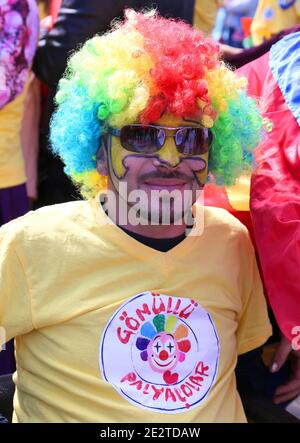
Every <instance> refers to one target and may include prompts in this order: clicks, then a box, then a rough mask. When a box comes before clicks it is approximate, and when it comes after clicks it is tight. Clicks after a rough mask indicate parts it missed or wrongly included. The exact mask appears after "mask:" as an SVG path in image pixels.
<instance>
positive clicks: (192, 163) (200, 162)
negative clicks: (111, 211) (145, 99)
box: [110, 115, 208, 185]
mask: <svg viewBox="0 0 300 443" xmlns="http://www.w3.org/2000/svg"><path fill="white" fill-rule="evenodd" d="M155 124H157V125H161V126H167V127H174V128H176V127H179V126H197V125H198V124H199V123H198V122H197V121H194V120H183V119H181V118H177V117H175V116H170V115H169V116H168V115H164V116H162V117H161V118H160V119H159V120H157V121H156V122H155ZM131 158H134V159H135V160H136V161H139V162H140V160H151V159H153V158H156V159H159V160H160V162H161V163H162V164H168V165H169V166H170V167H172V168H176V167H177V166H178V165H179V164H180V163H183V164H184V166H187V165H188V167H189V169H190V170H191V171H192V172H193V174H195V178H196V179H197V180H198V182H199V184H200V185H204V183H205V180H206V176H207V163H208V153H205V154H203V155H195V156H190V157H185V156H184V155H181V154H180V153H179V152H178V151H177V149H176V146H175V143H174V139H173V138H172V137H167V138H166V141H165V143H164V145H163V147H162V148H161V149H160V151H159V152H157V153H155V154H151V155H149V154H148V155H146V154H145V155H141V154H135V153H131V152H129V151H127V150H126V149H125V148H123V147H122V146H121V144H120V140H119V139H118V137H114V136H113V137H112V143H111V148H110V159H111V169H112V172H113V174H114V176H115V177H116V178H117V179H118V180H122V179H126V175H127V174H128V173H130V171H129V169H130V167H132V161H131Z"/></svg>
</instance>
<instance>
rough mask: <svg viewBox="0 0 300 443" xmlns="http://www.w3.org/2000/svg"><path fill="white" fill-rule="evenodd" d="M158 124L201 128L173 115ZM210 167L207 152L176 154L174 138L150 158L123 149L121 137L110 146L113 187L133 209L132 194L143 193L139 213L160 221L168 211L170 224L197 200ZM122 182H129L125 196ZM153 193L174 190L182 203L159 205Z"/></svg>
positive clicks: (109, 162) (112, 140)
mask: <svg viewBox="0 0 300 443" xmlns="http://www.w3.org/2000/svg"><path fill="white" fill-rule="evenodd" d="M155 124H157V125H161V126H166V127H172V128H176V127H180V126H198V125H199V123H198V122H197V121H192V120H188V121H187V120H186V121H185V120H183V119H181V118H177V117H174V116H170V115H169V116H168V115H164V116H163V117H161V118H160V119H159V120H158V121H157V122H155ZM207 164H208V153H205V154H203V155H195V156H190V157H186V156H184V155H182V154H180V153H179V152H178V151H177V148H176V145H175V141H174V138H173V137H166V140H165V143H164V145H163V146H162V148H161V149H160V151H159V152H157V153H155V154H151V155H146V154H145V155H143V154H136V153H132V152H129V151H127V150H126V149H124V148H123V147H122V146H121V144H120V139H119V137H115V136H111V144H110V146H109V147H108V173H109V179H110V181H111V183H112V185H113V186H114V188H115V189H116V190H117V192H118V193H119V194H120V196H121V198H123V199H126V203H127V205H128V206H133V204H131V203H130V201H129V200H128V199H127V196H128V195H129V194H130V193H131V192H134V191H144V193H146V194H145V195H146V196H147V199H145V201H146V203H145V204H144V203H143V202H140V211H141V214H142V216H143V217H144V218H146V219H148V220H149V219H150V218H151V219H152V220H153V218H154V217H156V220H157V219H159V220H160V219H161V214H162V213H165V212H164V211H165V209H166V208H167V209H166V210H167V211H169V213H170V220H171V222H172V220H173V221H176V220H179V219H180V218H182V217H183V215H184V214H186V213H187V211H189V210H190V207H191V205H192V204H193V203H194V202H195V201H196V198H197V191H198V190H199V189H201V188H202V187H203V186H204V184H205V180H206V177H207V172H208V171H207ZM120 183H126V191H127V194H126V195H122V193H121V192H119V189H120V187H119V184H120ZM153 191H164V192H167V193H168V194H169V195H170V194H171V193H174V191H175V192H176V193H177V195H178V193H179V194H180V196H181V198H180V199H179V200H180V204H179V205H176V204H174V202H172V201H171V204H170V203H168V204H169V205H170V206H167V203H166V201H159V202H158V201H157V198H156V199H155V198H154V197H153V195H154V194H155V193H153ZM185 191H189V195H190V196H192V197H191V198H190V200H189V201H188V203H187V204H186V200H187V199H186V198H185V197H184V196H185V195H186V193H185ZM156 195H157V193H156ZM166 200H167V199H166ZM168 201H169V202H170V199H169V200H168ZM181 202H182V204H181Z"/></svg>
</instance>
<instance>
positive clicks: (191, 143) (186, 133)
mask: <svg viewBox="0 0 300 443" xmlns="http://www.w3.org/2000/svg"><path fill="white" fill-rule="evenodd" d="M211 142H212V134H211V132H210V130H209V129H206V128H186V129H185V128H182V129H179V130H178V131H177V133H176V146H177V149H178V151H179V152H180V153H181V154H183V155H201V154H205V153H206V152H208V150H209V148H210V146H211Z"/></svg>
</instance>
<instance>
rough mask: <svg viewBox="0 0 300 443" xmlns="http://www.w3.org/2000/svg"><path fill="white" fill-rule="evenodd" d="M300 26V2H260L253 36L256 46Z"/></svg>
mask: <svg viewBox="0 0 300 443" xmlns="http://www.w3.org/2000/svg"><path fill="white" fill-rule="evenodd" d="M298 24H300V0H259V3H258V6H257V10H256V13H255V16H254V18H253V22H252V24H251V35H252V40H253V43H254V45H255V46H257V45H260V44H261V43H263V42H264V41H265V40H269V39H270V38H272V37H273V36H274V35H276V34H278V33H279V32H280V31H283V30H284V29H287V28H291V27H293V26H296V25H298Z"/></svg>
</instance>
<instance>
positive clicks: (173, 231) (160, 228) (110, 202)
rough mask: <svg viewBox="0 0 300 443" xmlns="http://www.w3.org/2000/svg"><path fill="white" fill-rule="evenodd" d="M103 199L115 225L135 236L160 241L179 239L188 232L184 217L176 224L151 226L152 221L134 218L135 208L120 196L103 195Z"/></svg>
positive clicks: (103, 203) (106, 210) (104, 205)
mask: <svg viewBox="0 0 300 443" xmlns="http://www.w3.org/2000/svg"><path fill="white" fill-rule="evenodd" d="M110 195H111V194H110ZM103 197H104V198H103V200H102V201H101V203H102V205H103V208H104V210H105V212H106V213H107V215H108V217H109V218H110V219H111V220H112V221H113V223H115V224H116V225H117V226H122V228H124V229H126V230H128V231H130V232H132V233H134V234H138V235H142V236H144V237H150V238H153V239H159V238H175V237H179V236H180V235H183V234H184V233H185V232H186V229H187V225H186V223H185V220H184V218H183V217H182V219H181V220H177V221H176V224H175V223H168V224H151V221H148V220H146V219H143V218H141V217H139V216H136V217H132V216H133V214H134V212H133V211H134V209H133V207H130V206H128V204H127V203H126V202H125V201H124V200H123V199H122V198H121V197H120V195H119V194H115V193H114V197H115V198H107V197H106V194H103Z"/></svg>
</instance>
